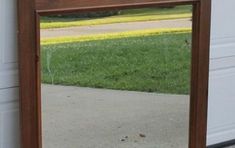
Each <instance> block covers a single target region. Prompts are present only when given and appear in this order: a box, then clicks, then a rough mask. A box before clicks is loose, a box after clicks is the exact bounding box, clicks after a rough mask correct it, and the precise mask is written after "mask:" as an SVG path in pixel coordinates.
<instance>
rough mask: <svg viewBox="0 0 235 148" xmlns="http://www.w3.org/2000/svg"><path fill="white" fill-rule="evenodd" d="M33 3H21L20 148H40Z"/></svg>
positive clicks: (19, 43)
mask: <svg viewBox="0 0 235 148" xmlns="http://www.w3.org/2000/svg"><path fill="white" fill-rule="evenodd" d="M34 6H35V3H34V1H33V0H18V48H19V52H18V53H19V86H20V88H19V92H20V122H21V125H20V127H21V136H20V137H21V148H40V147H41V140H40V136H39V135H40V130H41V128H40V127H39V123H40V115H39V114H40V113H39V112H38V110H37V109H38V106H39V105H38V103H37V101H38V95H37V91H38V89H37V85H38V84H37V71H36V63H35V61H36V60H35V59H36V57H35V53H36V36H37V35H36V28H35V26H36V21H35V20H36V18H35V7H34Z"/></svg>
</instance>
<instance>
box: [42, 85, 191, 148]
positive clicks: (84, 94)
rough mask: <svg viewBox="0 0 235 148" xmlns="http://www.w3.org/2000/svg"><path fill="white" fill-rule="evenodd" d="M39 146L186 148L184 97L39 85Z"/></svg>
mask: <svg viewBox="0 0 235 148" xmlns="http://www.w3.org/2000/svg"><path fill="white" fill-rule="evenodd" d="M42 103H43V105H42V108H43V144H44V148H187V143H188V141H187V140H188V123H189V122H188V117H189V97H188V96H184V95H163V94H156V93H144V92H131V91H117V90H105V89H92V88H80V87H63V86H52V85H42Z"/></svg>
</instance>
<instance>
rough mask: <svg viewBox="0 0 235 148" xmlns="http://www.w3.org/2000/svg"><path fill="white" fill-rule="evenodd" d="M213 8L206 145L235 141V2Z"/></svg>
mask: <svg viewBox="0 0 235 148" xmlns="http://www.w3.org/2000/svg"><path fill="white" fill-rule="evenodd" d="M212 4H213V8H212V33H211V34H212V42H211V64H210V86H209V87H210V90H209V117H208V145H212V144H216V143H221V142H224V141H229V140H233V139H235V1H234V0H212Z"/></svg>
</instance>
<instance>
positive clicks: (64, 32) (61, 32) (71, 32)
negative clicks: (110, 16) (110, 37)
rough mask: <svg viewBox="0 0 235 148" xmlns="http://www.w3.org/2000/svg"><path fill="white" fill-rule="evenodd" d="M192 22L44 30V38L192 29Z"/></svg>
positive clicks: (147, 22) (183, 20) (148, 22)
mask: <svg viewBox="0 0 235 148" xmlns="http://www.w3.org/2000/svg"><path fill="white" fill-rule="evenodd" d="M190 27H192V21H191V20H190V19H177V20H162V21H145V22H130V23H116V24H105V25H94V26H82V27H69V28H56V29H42V30H41V37H42V38H51V37H63V36H81V35H90V34H103V33H116V32H124V31H134V30H145V29H158V28H190Z"/></svg>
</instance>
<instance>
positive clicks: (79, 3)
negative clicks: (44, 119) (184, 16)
mask: <svg viewBox="0 0 235 148" xmlns="http://www.w3.org/2000/svg"><path fill="white" fill-rule="evenodd" d="M197 1H199V0H36V9H37V10H58V9H80V8H83V9H84V8H90V7H113V6H118V5H143V4H145V5H146V4H149V6H150V5H151V4H154V3H155V4H156V3H158V4H165V5H166V4H171V3H175V4H177V3H178V4H185V3H188V4H190V3H192V2H197Z"/></svg>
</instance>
